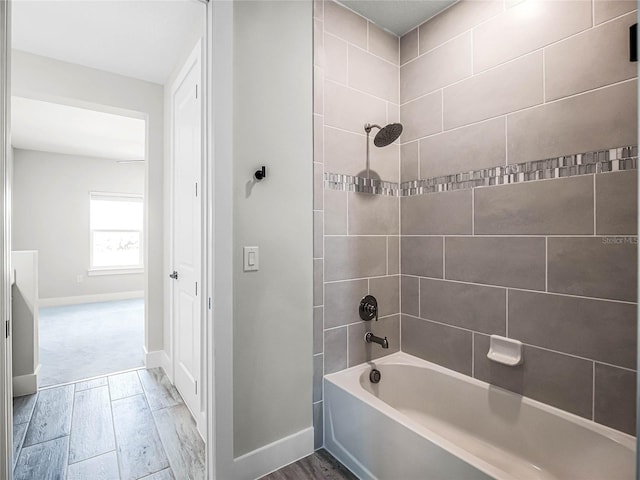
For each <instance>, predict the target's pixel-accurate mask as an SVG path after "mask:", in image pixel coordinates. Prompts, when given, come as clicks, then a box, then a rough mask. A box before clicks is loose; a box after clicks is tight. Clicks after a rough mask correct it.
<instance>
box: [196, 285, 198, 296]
mask: <svg viewBox="0 0 640 480" xmlns="http://www.w3.org/2000/svg"><path fill="white" fill-rule="evenodd" d="M197 296H198V282H196V297H197Z"/></svg>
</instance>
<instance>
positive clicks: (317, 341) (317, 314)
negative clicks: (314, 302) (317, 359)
mask: <svg viewBox="0 0 640 480" xmlns="http://www.w3.org/2000/svg"><path fill="white" fill-rule="evenodd" d="M323 332H324V309H323V308H322V307H313V353H314V355H315V354H316V353H322V334H323Z"/></svg>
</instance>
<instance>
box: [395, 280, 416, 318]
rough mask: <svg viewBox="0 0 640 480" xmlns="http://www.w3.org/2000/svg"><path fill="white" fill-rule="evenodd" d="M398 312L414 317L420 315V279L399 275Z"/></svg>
mask: <svg viewBox="0 0 640 480" xmlns="http://www.w3.org/2000/svg"><path fill="white" fill-rule="evenodd" d="M400 312H401V313H406V314H408V315H413V316H414V317H419V316H420V279H419V278H417V277H408V276H406V275H402V276H401V277H400Z"/></svg>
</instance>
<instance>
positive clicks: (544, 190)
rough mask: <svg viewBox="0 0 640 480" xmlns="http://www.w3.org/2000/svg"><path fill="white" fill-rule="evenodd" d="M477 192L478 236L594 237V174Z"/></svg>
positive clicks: (475, 190) (475, 206) (485, 189)
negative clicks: (559, 206)
mask: <svg viewBox="0 0 640 480" xmlns="http://www.w3.org/2000/svg"><path fill="white" fill-rule="evenodd" d="M510 151H511V150H510ZM474 192H475V198H474V211H475V224H474V226H475V233H476V235H545V234H546V235H592V234H593V177H592V176H591V175H585V176H580V177H572V178H562V179H555V180H544V181H538V182H526V183H516V184H511V185H500V186H495V187H485V188H476V189H474ZM558 205H562V208H558Z"/></svg>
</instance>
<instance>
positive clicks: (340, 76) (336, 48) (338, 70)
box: [324, 35, 348, 85]
mask: <svg viewBox="0 0 640 480" xmlns="http://www.w3.org/2000/svg"><path fill="white" fill-rule="evenodd" d="M347 47H348V44H347V42H345V41H344V40H341V39H339V38H338V37H334V36H333V35H325V36H324V63H325V65H324V77H325V78H328V79H329V80H333V81H335V82H338V83H341V84H343V85H346V84H347V70H348V67H347Z"/></svg>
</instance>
